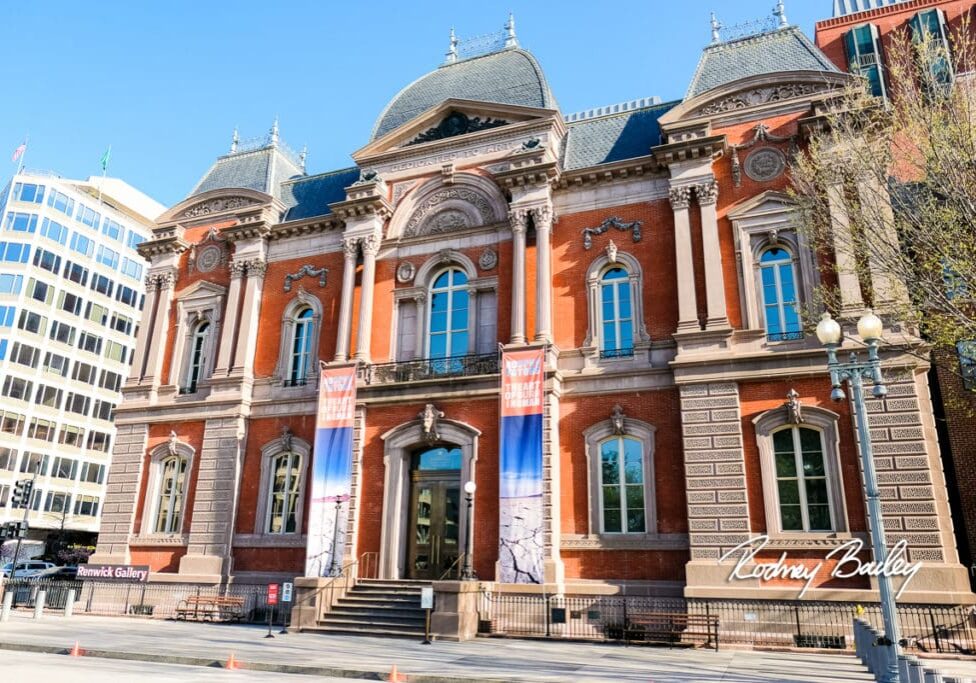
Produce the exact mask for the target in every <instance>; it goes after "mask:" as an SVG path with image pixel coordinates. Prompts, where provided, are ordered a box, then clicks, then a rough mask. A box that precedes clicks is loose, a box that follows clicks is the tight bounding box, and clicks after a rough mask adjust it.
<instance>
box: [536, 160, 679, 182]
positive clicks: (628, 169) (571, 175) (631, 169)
mask: <svg viewBox="0 0 976 683" xmlns="http://www.w3.org/2000/svg"><path fill="white" fill-rule="evenodd" d="M661 171H662V166H661V164H660V163H659V162H658V160H657V159H656V158H655V157H654V156H653V155H651V154H648V155H647V156H643V157H636V158H634V159H625V160H623V161H617V162H614V163H611V164H599V165H597V166H587V167H586V168H576V169H573V170H572V171H562V173H560V175H559V176H558V177H557V178H555V179H554V180H553V183H552V185H553V188H554V189H556V188H558V189H561V190H562V189H567V188H570V189H571V188H576V187H585V186H587V185H596V184H599V183H611V182H614V181H617V180H632V179H634V178H640V177H642V176H644V175H658V174H660V173H661ZM662 177H663V176H662Z"/></svg>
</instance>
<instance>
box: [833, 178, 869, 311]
mask: <svg viewBox="0 0 976 683" xmlns="http://www.w3.org/2000/svg"><path fill="white" fill-rule="evenodd" d="M827 206H828V211H829V212H830V222H831V234H832V235H833V241H834V260H835V263H836V268H837V290H838V293H839V294H840V311H839V317H841V318H853V317H856V316H858V315H859V314H860V313H861V312H862V311H863V310H864V298H863V296H862V295H861V283H860V282H859V281H858V278H857V269H856V265H855V261H854V241H853V237H852V235H851V224H850V214H848V212H847V201H846V200H845V198H844V184H843V182H841V181H838V182H835V183H832V184H831V185H829V186H828V187H827Z"/></svg>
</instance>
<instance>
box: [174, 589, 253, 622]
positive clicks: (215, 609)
mask: <svg viewBox="0 0 976 683" xmlns="http://www.w3.org/2000/svg"><path fill="white" fill-rule="evenodd" d="M176 618H177V619H182V620H184V621H189V620H191V619H192V620H193V621H241V620H242V619H244V598H243V597H240V596H232V595H228V596H224V597H212V596H205V595H191V596H190V597H188V598H186V599H184V600H182V601H181V602H180V604H179V605H178V606H177V607H176Z"/></svg>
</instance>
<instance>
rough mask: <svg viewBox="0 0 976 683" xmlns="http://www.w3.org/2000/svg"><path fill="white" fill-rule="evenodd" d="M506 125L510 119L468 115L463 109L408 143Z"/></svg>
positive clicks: (454, 112)
mask: <svg viewBox="0 0 976 683" xmlns="http://www.w3.org/2000/svg"><path fill="white" fill-rule="evenodd" d="M506 125H508V121H505V120H504V119H493V118H491V117H490V116H486V117H484V118H482V117H480V116H468V115H467V114H465V113H464V112H463V111H452V112H451V113H450V114H448V115H447V116H445V117H444V118H443V119H441V121H440V123H438V124H437V125H436V126H434V127H433V128H428V129H427V130H425V131H424V132H423V133H421V134H420V135H418V136H417V137H415V138H414V139H413V140H411V141H410V142H408V143H406V144H407V145H416V144H419V143H421V142H430V141H432V140H443V139H444V138H453V137H455V136H457V135H465V134H467V133H475V132H477V131H479V130H487V129H488V128H498V127H499V126H506Z"/></svg>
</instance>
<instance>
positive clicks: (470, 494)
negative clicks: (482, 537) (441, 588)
mask: <svg viewBox="0 0 976 683" xmlns="http://www.w3.org/2000/svg"><path fill="white" fill-rule="evenodd" d="M477 488H478V487H477V485H476V484H475V483H474V482H473V481H468V482H465V484H464V494H465V498H466V500H467V501H468V515H467V529H465V534H464V538H465V539H466V540H465V542H464V567H463V568H462V569H461V580H462V581H477V580H478V575H477V574H475V573H474V567H473V566H472V555H473V550H474V519H473V518H472V510H473V509H474V492H475V489H477Z"/></svg>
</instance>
